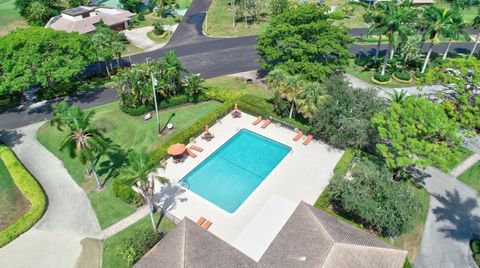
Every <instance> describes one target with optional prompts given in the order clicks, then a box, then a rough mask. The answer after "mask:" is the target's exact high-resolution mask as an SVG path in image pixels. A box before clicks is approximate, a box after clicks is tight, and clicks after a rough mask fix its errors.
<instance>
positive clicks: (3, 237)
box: [0, 145, 47, 247]
mask: <svg viewBox="0 0 480 268" xmlns="http://www.w3.org/2000/svg"><path fill="white" fill-rule="evenodd" d="M0 158H1V160H2V161H3V163H4V164H5V167H6V168H7V170H8V172H9V173H10V175H11V177H12V179H13V181H14V182H15V184H16V185H17V187H18V188H19V189H20V191H21V192H22V193H23V195H24V196H25V197H27V199H28V200H29V201H30V204H31V207H30V209H29V210H28V211H27V212H26V213H25V214H23V215H22V216H21V217H20V218H19V219H18V220H16V221H15V222H14V223H13V224H11V225H10V226H9V227H7V228H6V229H4V230H3V231H1V232H0V247H3V246H5V245H6V244H8V243H9V242H10V241H12V240H13V239H15V238H17V237H18V236H19V235H21V234H22V233H24V232H25V231H27V230H28V229H30V227H32V226H33V225H34V224H35V223H36V222H37V221H38V220H39V219H40V218H41V217H42V215H43V213H44V212H45V210H46V208H47V198H46V196H45V193H44V192H43V189H42V187H41V186H40V184H39V183H38V182H37V181H36V180H35V178H34V177H33V176H32V175H31V174H30V173H29V172H28V171H27V170H26V169H25V167H24V166H23V165H22V163H20V161H19V160H18V159H17V157H16V156H15V154H14V153H13V152H12V151H10V149H9V148H8V147H7V146H5V145H0Z"/></svg>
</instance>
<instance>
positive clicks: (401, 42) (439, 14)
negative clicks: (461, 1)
mask: <svg viewBox="0 0 480 268" xmlns="http://www.w3.org/2000/svg"><path fill="white" fill-rule="evenodd" d="M455 2H456V1H455ZM364 20H365V22H367V23H369V24H370V28H369V34H375V35H377V36H378V43H377V49H376V55H375V57H374V60H373V61H370V62H368V65H366V67H367V68H376V69H377V70H378V74H376V75H375V76H374V78H375V79H372V81H374V82H375V81H379V82H385V81H388V80H389V78H390V76H391V74H393V73H395V77H396V78H399V79H400V80H402V81H409V80H410V79H411V71H413V72H415V74H416V77H421V76H422V75H423V74H424V73H425V71H426V70H427V67H428V65H429V61H430V58H431V56H432V52H433V49H434V47H435V46H436V45H438V44H439V43H440V42H441V40H442V39H446V40H448V42H447V46H446V48H445V51H444V53H443V56H442V58H443V59H446V58H447V56H448V53H449V51H450V47H451V45H452V42H453V41H455V40H463V41H468V40H470V37H469V34H468V33H467V31H466V28H467V27H474V28H477V29H478V28H479V23H480V17H479V16H477V18H476V19H475V20H474V21H473V23H472V24H469V23H467V22H466V21H465V18H464V16H463V13H462V6H461V5H457V4H453V5H452V6H451V7H443V6H440V5H438V4H432V5H429V6H427V7H425V8H417V7H414V6H413V5H412V2H411V1H399V0H394V1H385V2H379V3H377V4H375V5H371V6H370V7H368V8H367V13H366V14H365V16H364ZM385 39H386V41H387V44H388V45H387V50H386V53H385V55H384V56H383V61H382V62H380V59H379V56H380V55H379V51H380V45H381V44H382V42H383V41H385ZM427 43H428V44H427ZM477 43H478V36H477V40H476V42H475V45H474V46H475V47H476V44H477ZM424 44H427V46H428V49H427V54H426V56H425V58H424V59H422V47H423V45H424ZM475 47H474V48H473V49H472V51H471V53H470V56H472V55H473V53H474V51H475Z"/></svg>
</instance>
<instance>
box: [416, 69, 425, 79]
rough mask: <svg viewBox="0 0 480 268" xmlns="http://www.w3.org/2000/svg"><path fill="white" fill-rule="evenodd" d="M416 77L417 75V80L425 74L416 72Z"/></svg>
mask: <svg viewBox="0 0 480 268" xmlns="http://www.w3.org/2000/svg"><path fill="white" fill-rule="evenodd" d="M414 75H415V77H416V78H421V77H423V76H424V75H425V74H422V71H420V70H416V71H415V74H414Z"/></svg>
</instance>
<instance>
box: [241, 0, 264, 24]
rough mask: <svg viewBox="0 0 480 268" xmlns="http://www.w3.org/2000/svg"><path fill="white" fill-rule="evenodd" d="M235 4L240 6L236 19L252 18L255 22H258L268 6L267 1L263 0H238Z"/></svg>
mask: <svg viewBox="0 0 480 268" xmlns="http://www.w3.org/2000/svg"><path fill="white" fill-rule="evenodd" d="M235 2H236V4H237V6H238V9H237V14H236V17H237V18H246V17H250V18H251V19H252V20H253V21H258V19H259V16H260V15H261V14H262V13H263V12H264V10H265V6H266V5H265V2H266V1H262V0H236V1H235ZM245 22H246V21H245Z"/></svg>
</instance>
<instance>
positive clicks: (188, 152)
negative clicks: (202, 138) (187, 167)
mask: <svg viewBox="0 0 480 268" xmlns="http://www.w3.org/2000/svg"><path fill="white" fill-rule="evenodd" d="M187 154H188V156H190V157H193V158H195V157H197V155H196V154H195V153H194V152H192V150H190V149H187Z"/></svg>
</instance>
